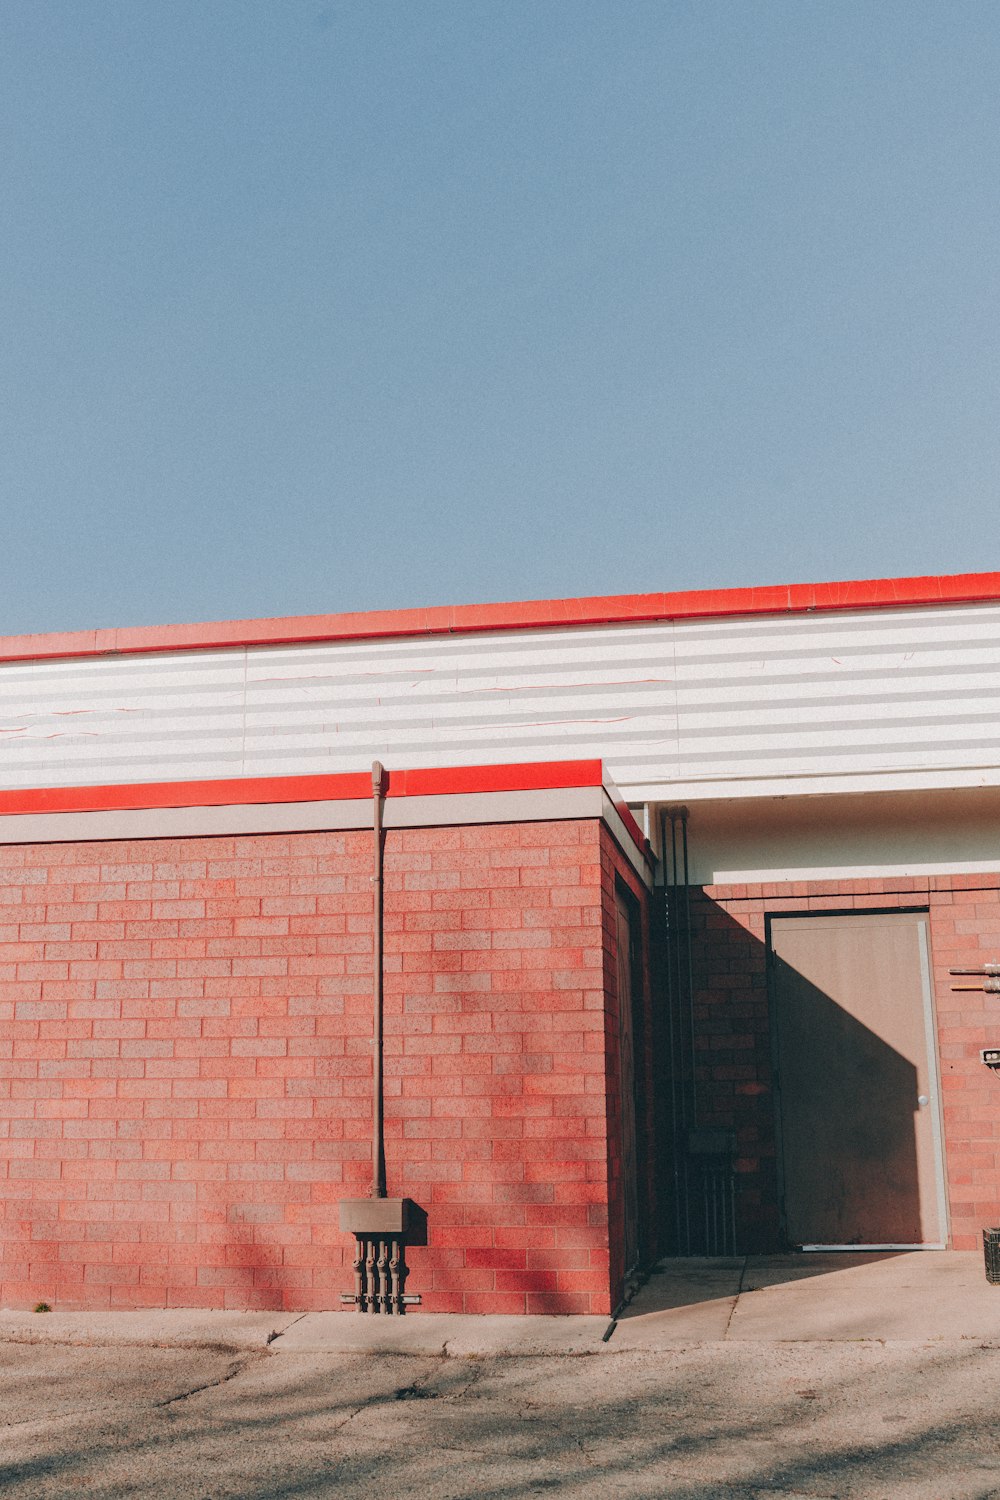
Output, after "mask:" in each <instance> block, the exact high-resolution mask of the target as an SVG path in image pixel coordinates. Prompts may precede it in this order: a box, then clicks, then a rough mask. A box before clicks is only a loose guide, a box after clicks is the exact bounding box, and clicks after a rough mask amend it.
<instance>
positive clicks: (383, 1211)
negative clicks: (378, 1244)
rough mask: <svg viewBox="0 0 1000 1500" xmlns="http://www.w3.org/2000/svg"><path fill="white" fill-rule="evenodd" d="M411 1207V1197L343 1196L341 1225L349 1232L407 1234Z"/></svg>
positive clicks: (341, 1201)
mask: <svg viewBox="0 0 1000 1500" xmlns="http://www.w3.org/2000/svg"><path fill="white" fill-rule="evenodd" d="M409 1208H410V1200H409V1198H342V1199H341V1200H340V1227H341V1229H343V1230H346V1231H347V1232H348V1233H349V1234H370V1235H380V1234H381V1235H390V1234H392V1235H399V1234H405V1232H406V1230H407V1228H408V1227H409V1218H410V1214H409Z"/></svg>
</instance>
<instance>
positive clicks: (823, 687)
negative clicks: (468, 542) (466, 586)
mask: <svg viewBox="0 0 1000 1500" xmlns="http://www.w3.org/2000/svg"><path fill="white" fill-rule="evenodd" d="M998 601H1000V577H998V576H997V575H981V576H977V577H974V578H962V579H930V580H927V579H924V580H895V581H891V582H887V583H886V582H876V583H869V584H850V585H825V586H816V587H806V586H802V587H801V588H796V589H783V590H753V591H731V592H726V593H722V594H714V595H673V596H671V595H655V596H642V597H637V598H626V599H612V600H585V601H563V602H559V603H547V604H535V605H532V604H524V605H510V606H488V607H482V608H477V609H468V610H441V611H419V612H414V613H403V614H389V615H378V616H347V617H323V618H320V619H306V620H298V621H256V622H253V621H251V622H238V623H236V624H228V625H220V626H191V627H169V628H165V629H164V630H161V631H133V632H128V631H120V632H97V633H94V634H92V635H79V636H68V637H38V638H32V639H27V640H8V641H4V642H0V704H2V705H3V710H2V722H0V731H2V732H0V1162H2V1167H0V1171H2V1174H3V1177H4V1194H3V1213H2V1219H0V1301H2V1302H3V1303H5V1304H8V1305H10V1304H15V1305H24V1304H32V1303H34V1302H36V1301H39V1300H45V1301H48V1302H50V1303H52V1304H53V1305H59V1306H63V1307H91V1306H93V1307H100V1306H108V1305H111V1306H148V1305H191V1306H194V1305H200V1306H236V1307H244V1306H257V1307H261V1306H263V1307H268V1306H275V1307H291V1308H316V1307H335V1306H338V1305H339V1304H340V1299H341V1297H342V1296H351V1295H352V1294H353V1290H352V1289H354V1288H355V1287H356V1285H357V1283H356V1280H355V1272H356V1267H355V1265H354V1262H355V1258H356V1244H355V1236H354V1234H353V1233H351V1232H349V1228H350V1227H351V1226H350V1224H349V1228H348V1229H343V1228H342V1227H341V1222H342V1220H341V1205H342V1204H343V1203H345V1202H347V1203H348V1204H350V1202H352V1201H362V1200H365V1199H366V1198H367V1197H369V1195H370V1193H371V1190H372V1181H373V1144H372V1133H373V1127H374V1118H375V1116H376V1115H377V1116H378V1117H379V1119H380V1121H381V1128H382V1139H383V1149H384V1170H385V1190H386V1193H387V1199H386V1201H387V1203H389V1204H390V1205H391V1204H405V1205H406V1207H405V1210H404V1209H401V1210H400V1212H405V1214H406V1215H407V1218H406V1227H405V1229H403V1230H401V1231H400V1234H399V1236H398V1238H399V1239H400V1240H401V1242H403V1243H404V1245H405V1254H406V1259H407V1261H408V1264H409V1279H408V1282H407V1283H406V1291H407V1293H409V1294H410V1295H411V1296H417V1297H419V1298H420V1304H419V1305H420V1308H421V1310H437V1311H450V1310H454V1311H469V1312H474V1311H482V1312H494V1311H502V1312H517V1313H523V1312H527V1313H531V1312H543V1311H544V1312H551V1311H557V1312H565V1313H574V1312H594V1313H602V1312H611V1311H613V1310H614V1308H615V1307H616V1306H617V1305H618V1304H619V1303H620V1301H621V1299H622V1297H623V1295H625V1292H626V1290H627V1286H628V1284H629V1279H630V1277H631V1276H632V1274H633V1272H635V1271H639V1270H641V1269H642V1267H643V1266H644V1265H648V1264H649V1263H650V1262H651V1260H652V1259H653V1258H654V1257H656V1256H658V1255H661V1254H664V1253H683V1254H690V1253H694V1254H702V1253H723V1252H724V1253H732V1252H746V1251H756V1250H770V1249H776V1248H780V1247H785V1246H789V1245H790V1246H805V1247H807V1248H808V1247H809V1246H811V1245H831V1244H832V1245H868V1244H873V1245H880V1246H887V1245H893V1244H901V1245H924V1246H927V1247H933V1246H936V1245H951V1246H954V1247H957V1248H971V1247H972V1246H974V1245H975V1244H976V1243H977V1242H978V1236H979V1234H980V1231H981V1229H982V1227H984V1225H986V1224H989V1223H993V1222H996V1221H998V1220H1000V1184H998V1178H997V1168H998V1151H1000V1096H998V1092H997V1091H998V1089H1000V1082H998V1079H997V1076H996V1074H995V1073H994V1072H993V1071H992V1070H991V1069H989V1068H988V1067H987V1066H985V1065H984V1062H983V1060H982V1057H981V1052H982V1050H983V1049H985V1048H990V1047H993V1046H1000V1021H998V1017H997V1005H998V1004H1000V995H997V994H996V993H995V990H996V989H997V988H1000V980H997V979H995V978H994V976H993V975H991V974H989V973H982V974H975V975H968V976H961V975H955V974H953V973H952V972H951V971H952V970H954V969H957V968H967V969H973V970H986V969H987V968H988V966H989V965H991V964H994V963H996V962H997V961H998V960H1000V852H998V851H1000V842H998V838H997V835H998V834H1000V816H998V814H1000V790H998V788H1000V729H998V719H997V715H996V713H995V705H994V702H993V700H994V698H995V696H996V692H997V686H998V679H1000V603H998ZM375 758H378V759H379V760H381V761H383V762H384V763H385V765H386V766H387V767H388V785H387V788H386V795H385V796H384V799H382V800H380V801H379V807H380V809H381V815H382V817H383V818H384V828H385V833H384V842H383V844H382V846H381V847H382V859H383V861H384V864H383V869H382V887H381V889H382V897H381V901H380V902H379V900H378V897H377V894H376V892H377V886H376V884H375V882H374V880H373V877H374V876H375V875H376V873H377V869H376V855H375V848H376V845H375V840H374V837H373V832H372V820H373V817H374V816H375V809H374V806H373V799H372V781H371V774H370V769H369V768H370V765H371V762H372V761H373V759H375ZM612 777H613V778H614V779H613V780H612ZM616 783H617V787H618V788H620V789H621V790H620V792H619V791H618V790H617V789H616ZM626 802H627V803H628V806H626V805H625V803H626ZM629 808H631V812H630V811H629ZM377 910H378V911H380V912H381V914H382V926H383V936H382V940H381V946H380V947H379V946H378V944H377V942H376V941H375V938H374V933H375V915H376V911H377ZM379 975H381V1002H380V1013H381V1016H382V1041H381V1046H380V1048H378V1049H377V1050H376V1053H375V1055H376V1056H380V1057H381V1073H380V1076H381V1080H382V1095H383V1097H382V1107H381V1110H378V1109H376V1108H374V1107H373V1106H374V1105H375V1104H376V1102H377V1101H376V1100H375V1097H374V1095H373V1087H374V1075H373V1040H372V1037H373V1014H374V1008H375V1007H376V1006H377V1005H379V1000H378V984H377V981H378V978H379ZM963 984H964V985H969V986H972V987H971V988H967V989H959V988H956V986H958V985H963ZM349 1219H350V1215H349V1214H348V1221H349ZM357 1232H358V1233H360V1230H358V1231H357ZM378 1234H379V1235H381V1236H382V1239H380V1240H378V1243H377V1244H376V1243H375V1242H374V1241H373V1248H372V1250H371V1252H370V1253H371V1254H372V1256H375V1255H377V1254H378V1253H379V1247H380V1246H389V1243H390V1242H389V1239H388V1238H387V1237H386V1236H387V1235H388V1231H385V1232H384V1233H383V1230H381V1229H380V1230H379V1231H378ZM388 1254H389V1250H388V1249H385V1250H384V1256H385V1258H387V1257H388ZM361 1258H362V1259H363V1256H362V1257H361ZM358 1274H359V1275H364V1274H370V1275H372V1276H374V1275H376V1272H375V1271H374V1270H373V1269H372V1268H369V1270H368V1272H365V1271H364V1268H362V1270H361V1271H359V1272H358ZM377 1274H378V1275H384V1276H385V1277H388V1275H389V1272H388V1269H386V1268H385V1267H383V1268H382V1270H380V1271H378V1273H377Z"/></svg>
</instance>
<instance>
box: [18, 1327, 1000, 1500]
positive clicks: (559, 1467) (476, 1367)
mask: <svg viewBox="0 0 1000 1500" xmlns="http://www.w3.org/2000/svg"><path fill="white" fill-rule="evenodd" d="M998 1387H1000V1347H997V1346H996V1345H993V1344H981V1343H978V1342H976V1341H975V1340H970V1339H963V1340H953V1341H948V1342H943V1341H937V1342H934V1341H924V1342H896V1343H884V1342H881V1341H877V1340H868V1341H857V1342H839V1343H832V1342H831V1343H820V1342H813V1343H777V1342H776V1343H769V1344H766V1345H764V1344H760V1343H749V1342H739V1341H729V1342H726V1343H720V1342H715V1343H700V1344H692V1345H691V1346H689V1347H677V1348H674V1349H670V1350H662V1349H661V1350H658V1351H650V1352H643V1351H635V1350H631V1351H623V1352H620V1353H617V1354H616V1353H614V1352H613V1351H612V1350H611V1349H610V1348H609V1349H607V1351H606V1352H604V1353H602V1354H596V1355H595V1354H584V1355H577V1356H565V1355H558V1356H550V1357H532V1358H521V1357H511V1356H504V1357H493V1358H480V1359H476V1358H456V1357H451V1358H450V1357H447V1356H437V1357H433V1356H427V1355H422V1356H419V1357H417V1356H407V1355H398V1354H378V1355H376V1354H367V1355H366V1354H357V1355H353V1354H352V1355H345V1354H343V1353H340V1354H336V1353H330V1352H325V1353H316V1352H301V1351H290V1350H285V1351H284V1352H281V1350H280V1340H279V1341H278V1343H277V1345H273V1346H264V1345H263V1344H258V1345H257V1346H256V1347H236V1346H228V1345H226V1344H214V1345H201V1346H198V1347H192V1346H191V1345H185V1346H184V1347H170V1346H164V1345H163V1344H154V1345H134V1344H133V1345H126V1346H121V1345H119V1346H114V1347H111V1346H88V1345H85V1344H83V1345H81V1344H79V1343H72V1344H54V1343H45V1344H37V1343H25V1342H14V1341H6V1342H2V1343H0V1493H2V1494H3V1495H4V1496H7V1495H15V1496H24V1497H26V1500H28V1497H34V1496H39V1497H41V1496H46V1497H48V1496H64V1495H76V1494H80V1493H82V1492H86V1493H87V1494H88V1495H91V1496H95V1497H108V1500H110V1497H115V1500H118V1497H121V1496H133V1495H134V1496H153V1495H155V1496H173V1495H176V1496H184V1497H193V1500H222V1497H228V1496H240V1497H243V1500H258V1497H259V1500H264V1497H268V1500H272V1497H284V1496H325V1495H331V1496H332V1495H336V1496H337V1497H338V1500H340V1497H343V1500H351V1497H355V1496H357V1497H361V1496H365V1497H366V1500H371V1497H373V1496H374V1497H396V1496H409V1495H419V1496H420V1497H421V1500H459V1497H463V1500H464V1497H476V1500H508V1497H515V1496H522V1495H543V1494H544V1495H550V1494H556V1495H559V1496H566V1497H574V1500H576V1497H580V1500H584V1497H586V1500H590V1497H596V1496H611V1495H622V1494H627V1495H630V1496H633V1495H634V1496H671V1497H673V1496H676V1497H679V1500H695V1497H698V1500H707V1497H719V1500H730V1497H731V1500H765V1497H768V1500H773V1497H780V1496H784V1497H805V1496H809V1497H811V1500H832V1497H837V1500H840V1497H855V1496H864V1497H885V1500H890V1497H891V1500H899V1497H903V1500H918V1497H919V1500H973V1497H977V1500H978V1497H986V1496H1000V1424H998V1421H997V1416H998V1412H997V1407H998V1398H997V1394H996V1393H997V1390H998Z"/></svg>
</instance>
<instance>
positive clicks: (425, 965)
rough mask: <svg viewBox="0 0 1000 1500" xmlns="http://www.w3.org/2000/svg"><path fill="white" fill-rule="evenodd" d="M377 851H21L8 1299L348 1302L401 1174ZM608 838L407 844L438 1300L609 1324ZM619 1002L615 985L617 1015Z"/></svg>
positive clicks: (427, 1279) (300, 845)
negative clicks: (373, 1138) (354, 1213)
mask: <svg viewBox="0 0 1000 1500" xmlns="http://www.w3.org/2000/svg"><path fill="white" fill-rule="evenodd" d="M370 861H371V835H370V834H368V833H363V832H359V833H346V834H334V833H329V834H318V833H317V834H295V835H268V836H263V837H239V838H205V839H187V840H144V841H134V842H127V843H124V842H115V843H103V844H83V843H81V844H61V845H44V846H17V847H8V848H5V849H2V850H0V867H2V872H0V1172H2V1176H3V1203H2V1210H0V1212H2V1219H0V1224H2V1244H0V1300H2V1302H3V1303H5V1304H7V1305H11V1304H14V1305H18V1304H20V1305H23V1304H26V1303H27V1304H30V1303H33V1302H34V1301H37V1300H42V1299H44V1300H46V1301H48V1302H50V1303H53V1304H54V1305H59V1306H62V1307H67V1308H68V1307H100V1306H108V1305H111V1306H148V1305H183V1306H195V1305H201V1306H212V1307H220V1306H227V1307H286V1308H297V1309H298V1308H313V1307H334V1306H336V1305H337V1302H338V1298H339V1294H340V1292H341V1291H344V1290H348V1289H350V1287H351V1285H352V1277H351V1271H350V1264H349V1263H350V1259H351V1257H352V1254H353V1240H352V1239H351V1237H350V1236H345V1235H343V1234H341V1232H340V1230H339V1228H338V1202H339V1199H340V1198H341V1197H342V1196H345V1195H349V1196H353V1195H356V1194H363V1193H364V1192H366V1191H367V1188H368V1186H369V1180H370V1179H369V1172H370V1099H371V1047H370V1030H371V884H370ZM619 866H621V867H623V870H624V878H625V879H626V880H631V881H632V882H633V884H634V877H633V876H632V874H631V871H630V869H629V867H628V866H627V865H625V864H624V861H622V860H621V857H620V855H619V854H618V853H617V851H616V849H615V846H614V844H613V842H612V841H611V840H610V839H609V838H608V837H607V835H606V834H604V833H602V827H601V825H600V824H599V823H597V822H596V821H584V822H556V823H546V824H525V825H491V826H488V827H471V828H441V829H421V830H407V831H391V832H390V833H389V834H388V836H387V840H386V876H385V879H386V890H385V910H386V943H385V947H386V969H387V978H386V1006H385V1031H386V1058H385V1093H386V1156H387V1165H388V1190H389V1192H390V1193H391V1194H403V1195H406V1196H410V1197H412V1198H414V1199H416V1201H417V1202H418V1203H419V1204H420V1205H421V1206H422V1207H423V1208H424V1209H425V1210H426V1211H427V1214H428V1245H427V1247H426V1248H414V1249H412V1250H411V1251H410V1252H409V1260H410V1264H411V1277H410V1282H409V1290H411V1291H419V1292H420V1293H421V1294H422V1297H423V1308H424V1309H425V1310H428V1311H445V1310H448V1311H451V1310H453V1311H467V1312H522V1313H523V1312H550V1311H558V1312H607V1311H609V1310H610V1308H611V1305H612V1299H613V1296H615V1295H617V1289H614V1290H613V1289H612V1288H611V1287H610V1285H609V1267H608V1236H607V1227H606V1226H607V1214H608V1193H607V1184H608V1143H607V1127H606V1111H605V1075H606V1069H607V1068H608V1064H607V1061H606V1058H605V984H606V975H605V969H606V955H605V948H606V943H607V931H606V913H605V906H606V899H607V891H608V888H609V881H611V882H613V878H614V877H613V870H614V869H616V868H618V867H619ZM612 998H613V997H612Z"/></svg>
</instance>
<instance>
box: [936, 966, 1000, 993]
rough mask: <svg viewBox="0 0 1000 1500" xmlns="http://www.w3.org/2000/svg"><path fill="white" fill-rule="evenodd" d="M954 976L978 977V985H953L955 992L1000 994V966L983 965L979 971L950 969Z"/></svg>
mask: <svg viewBox="0 0 1000 1500" xmlns="http://www.w3.org/2000/svg"><path fill="white" fill-rule="evenodd" d="M948 973H949V974H952V975H956V974H958V975H962V974H965V975H969V976H970V977H971V976H975V977H978V979H979V983H978V984H953V985H952V989H953V990H972V991H975V992H978V993H979V994H984V993H985V994H989V995H998V994H1000V964H983V965H982V966H981V967H980V968H978V969H949V970H948Z"/></svg>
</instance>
